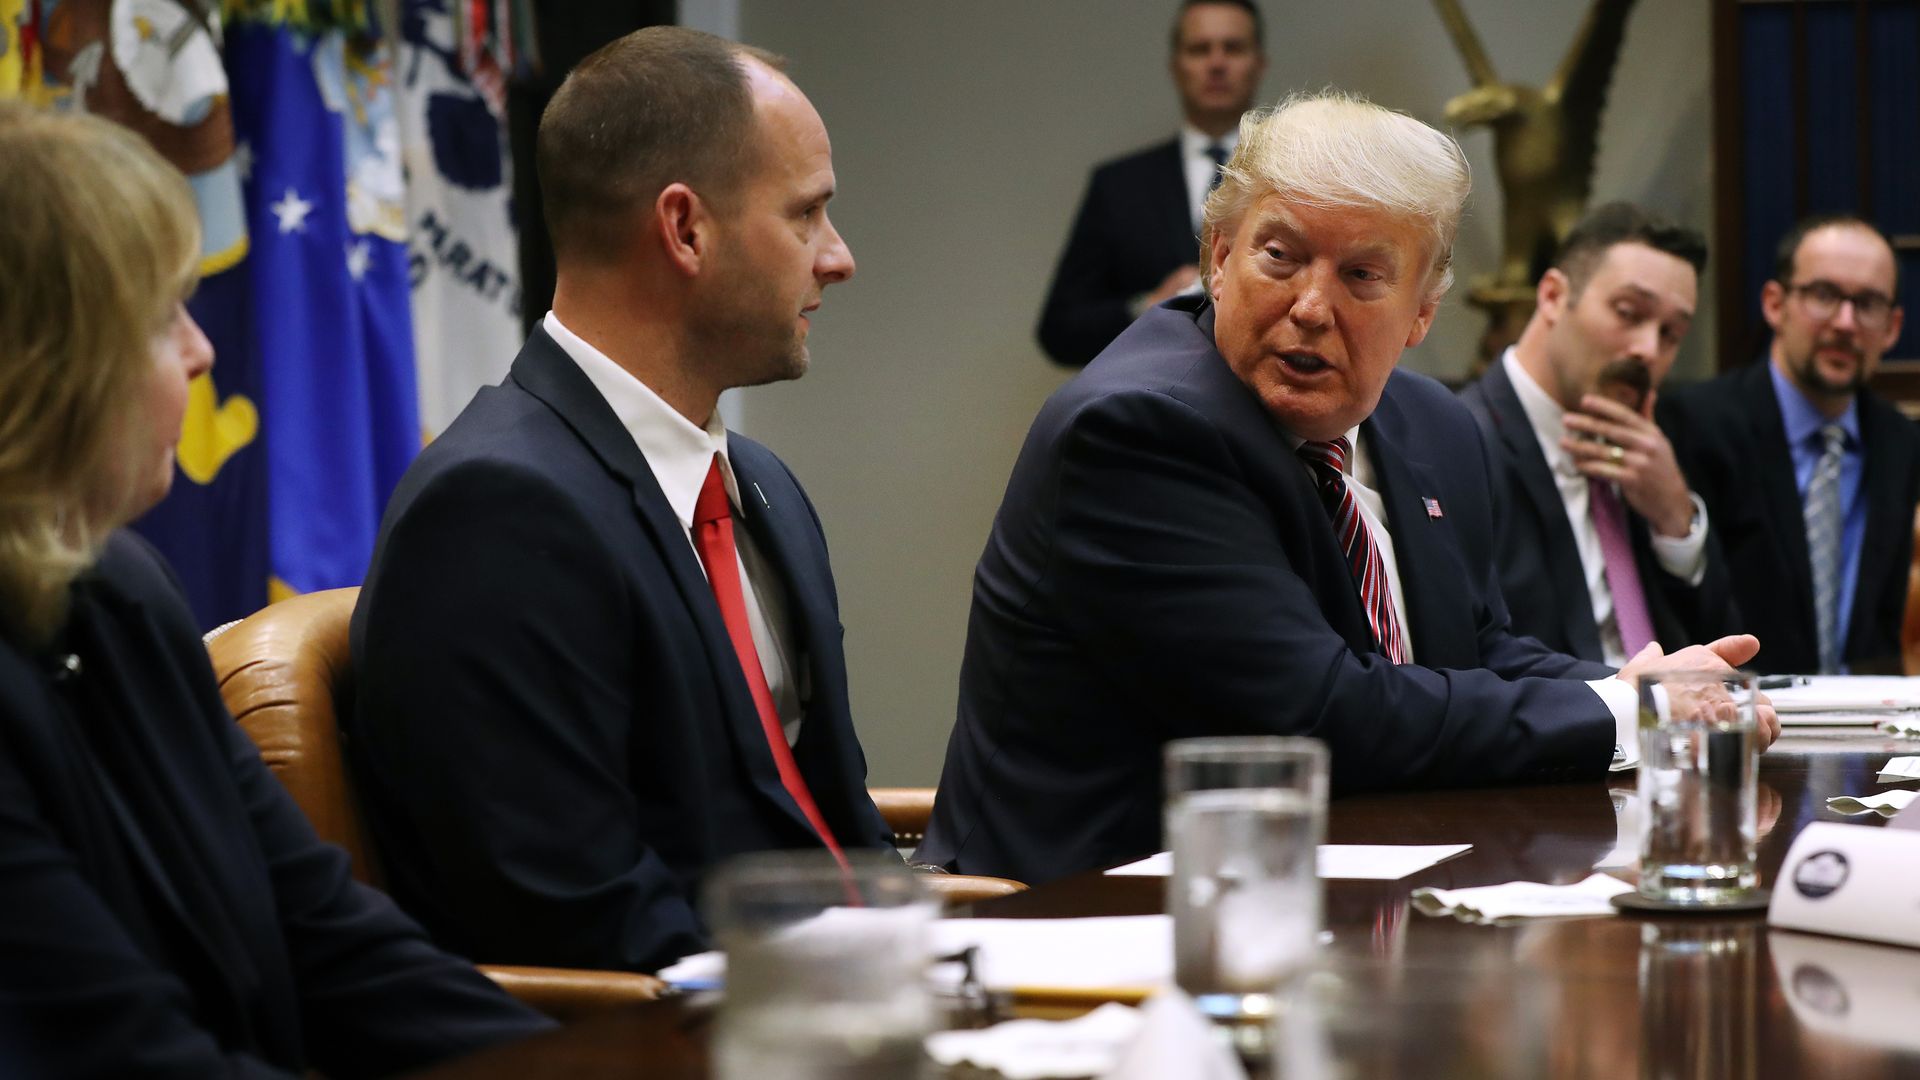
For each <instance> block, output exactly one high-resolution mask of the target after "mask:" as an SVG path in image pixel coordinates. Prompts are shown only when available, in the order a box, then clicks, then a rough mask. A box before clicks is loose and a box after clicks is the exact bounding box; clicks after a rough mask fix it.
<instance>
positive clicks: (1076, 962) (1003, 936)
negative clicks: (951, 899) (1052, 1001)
mask: <svg viewBox="0 0 1920 1080" xmlns="http://www.w3.org/2000/svg"><path fill="white" fill-rule="evenodd" d="M970 946H973V947H977V948H978V952H977V953H976V954H975V955H974V961H973V970H974V974H975V975H976V976H977V977H978V978H979V979H980V982H981V983H982V984H984V985H985V986H986V987H987V989H989V990H1016V989H1036V988H1037V989H1048V990H1085V991H1092V992H1096V993H1098V992H1105V991H1112V990H1120V991H1129V990H1138V991H1146V990H1151V989H1155V988H1158V987H1162V986H1168V985H1171V984H1172V983H1173V917H1172V916H1170V915H1111V916H1102V917H1098V918H1087V919H941V920H939V921H938V922H936V923H934V924H933V949H934V955H935V956H946V955H949V954H952V953H957V952H959V951H960V950H962V949H965V948H968V947H970Z"/></svg>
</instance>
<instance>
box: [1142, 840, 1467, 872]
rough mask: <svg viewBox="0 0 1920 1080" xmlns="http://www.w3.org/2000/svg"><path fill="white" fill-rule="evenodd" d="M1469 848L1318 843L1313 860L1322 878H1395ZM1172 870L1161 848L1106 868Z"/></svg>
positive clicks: (1168, 853) (1169, 858)
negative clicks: (1318, 848)
mask: <svg viewBox="0 0 1920 1080" xmlns="http://www.w3.org/2000/svg"><path fill="white" fill-rule="evenodd" d="M1471 850H1473V845H1472V844H1425V845H1406V844H1321V845H1320V850H1319V852H1318V853H1317V854H1318V858H1317V859H1316V860H1315V862H1316V870H1317V872H1318V873H1319V876H1321V877H1323V878H1334V879H1339V880H1346V881H1356V880H1357V881H1398V880H1400V879H1401V878H1403V877H1406V876H1407V875H1409V874H1417V873H1419V872H1420V871H1422V870H1425V869H1426V868H1427V867H1429V866H1434V865H1436V864H1439V863H1443V862H1445V861H1447V860H1448V859H1451V858H1453V857H1454V856H1456V855H1460V854H1463V853H1465V852H1468V851H1471ZM1172 873H1173V852H1171V851H1163V852H1161V853H1160V854H1158V855H1149V856H1147V857H1146V858H1144V859H1141V860H1140V861H1139V862H1130V863H1128V864H1127V865H1125V866H1116V867H1114V868H1113V869H1111V870H1109V871H1107V876H1108V877H1168V876H1170V875H1172Z"/></svg>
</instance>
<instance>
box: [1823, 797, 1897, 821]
mask: <svg viewBox="0 0 1920 1080" xmlns="http://www.w3.org/2000/svg"><path fill="white" fill-rule="evenodd" d="M1917 798H1920V791H1882V792H1880V793H1879V794H1878V795H1835V796H1834V797H1833V798H1831V799H1828V800H1827V809H1829V810H1831V811H1833V812H1834V813H1836V814H1846V815H1848V816H1849V817H1851V816H1854V815H1856V814H1879V815H1880V816H1881V817H1892V816H1893V815H1895V814H1897V813H1899V812H1900V811H1902V810H1905V809H1906V808H1907V807H1908V806H1909V805H1911V804H1912V803H1913V800H1914V799H1917Z"/></svg>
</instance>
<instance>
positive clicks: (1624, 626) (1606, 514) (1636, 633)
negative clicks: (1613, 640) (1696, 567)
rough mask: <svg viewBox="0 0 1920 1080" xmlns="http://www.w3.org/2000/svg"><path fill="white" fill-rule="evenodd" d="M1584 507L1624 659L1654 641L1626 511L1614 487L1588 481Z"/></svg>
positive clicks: (1595, 481) (1604, 483) (1651, 619)
mask: <svg viewBox="0 0 1920 1080" xmlns="http://www.w3.org/2000/svg"><path fill="white" fill-rule="evenodd" d="M1587 507H1588V512H1589V513H1591V514H1592V515H1593V530H1594V531H1595V532H1597V533H1599V534H1600V554H1601V556H1602V557H1603V558H1605V559H1606V562H1607V591H1608V592H1610V593H1612V594H1613V624H1614V625H1615V626H1617V627H1619V628H1620V647H1621V648H1622V649H1624V650H1626V654H1627V657H1628V658H1629V659H1631V658H1632V657H1633V655H1634V654H1635V653H1637V652H1639V651H1640V650H1641V649H1644V648H1646V645H1647V642H1649V641H1652V640H1653V618H1652V616H1650V615H1648V614H1647V594H1646V590H1644V589H1642V588H1641V587H1640V568H1639V567H1638V566H1636V565H1634V562H1633V541H1632V539H1631V538H1629V537H1628V536H1627V511H1626V508H1625V507H1623V506H1621V505H1620V497H1619V496H1618V495H1615V494H1614V493H1613V485H1612V484H1611V483H1609V482H1607V481H1604V480H1594V479H1588V480H1587Z"/></svg>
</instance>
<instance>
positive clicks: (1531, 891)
mask: <svg viewBox="0 0 1920 1080" xmlns="http://www.w3.org/2000/svg"><path fill="white" fill-rule="evenodd" d="M1632 891H1633V886H1631V885H1629V884H1627V883H1626V882H1624V881H1621V880H1620V879H1618V878H1612V877H1608V876H1607V875H1605V874H1592V875H1589V876H1588V878H1587V879H1586V880H1585V881H1580V882H1576V883H1574V884H1572V885H1546V884H1542V883H1540V882H1538V881H1509V882H1507V883H1506V884H1504V885H1482V886H1479V887H1477V888H1472V889H1415V890H1413V897H1412V900H1413V906H1414V909H1415V910H1417V911H1419V912H1420V913H1421V914H1423V915H1451V916H1453V917H1454V918H1456V919H1459V920H1460V921H1461V922H1470V923H1481V924H1487V923H1494V922H1499V921H1501V920H1504V919H1534V918H1555V917H1561V916H1567V915H1611V914H1613V913H1614V908H1613V905H1612V904H1610V903H1608V902H1607V901H1608V899H1609V898H1610V897H1613V896H1617V895H1619V894H1620V893H1626V892H1632Z"/></svg>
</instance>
